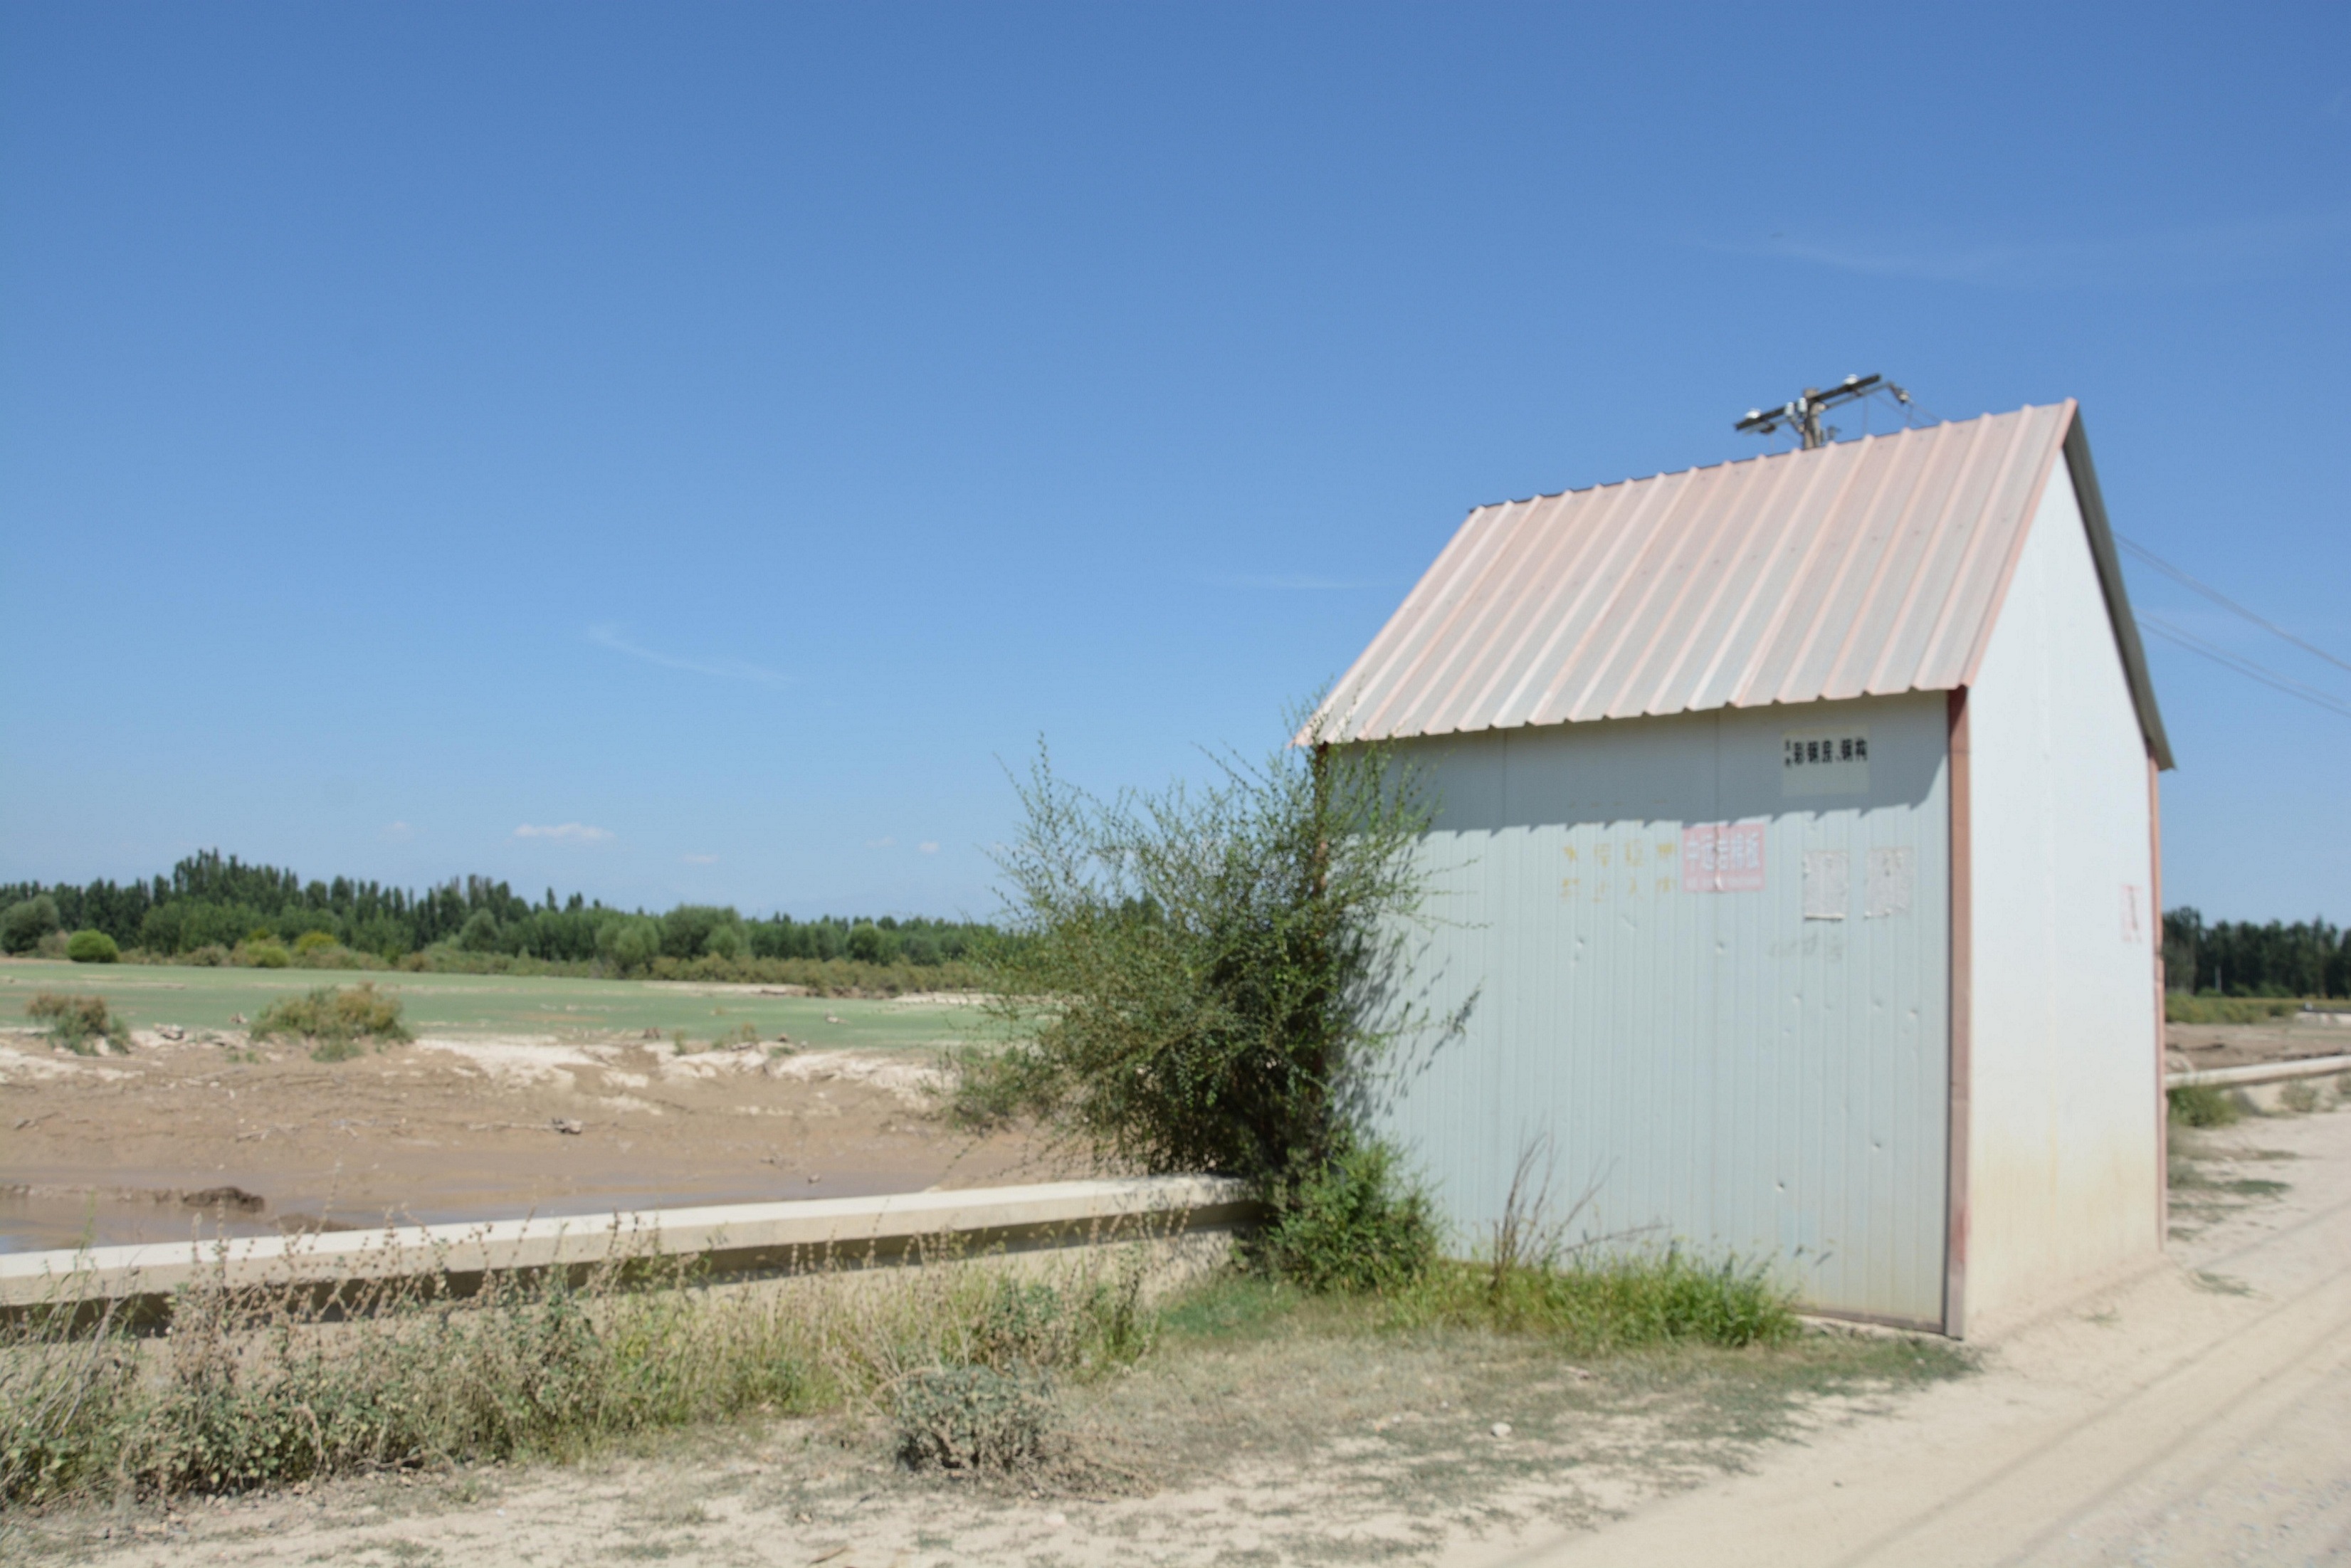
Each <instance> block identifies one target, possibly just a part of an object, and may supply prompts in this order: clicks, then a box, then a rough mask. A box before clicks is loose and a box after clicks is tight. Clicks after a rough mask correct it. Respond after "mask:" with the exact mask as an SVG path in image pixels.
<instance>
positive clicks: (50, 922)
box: [0, 893, 61, 953]
mask: <svg viewBox="0 0 2351 1568" xmlns="http://www.w3.org/2000/svg"><path fill="white" fill-rule="evenodd" d="M60 924H61V922H60V921H59V920H58V918H57V900H56V899H54V898H51V897H50V896H49V895H48V894H46V893H44V894H38V895H37V896H35V897H32V898H26V899H19V900H18V901H17V902H16V903H15V904H10V905H9V906H8V907H7V909H6V910H5V911H0V948H5V950H6V951H8V952H11V953H30V952H32V951H33V950H34V949H35V948H37V947H38V946H40V945H41V938H42V937H44V936H47V935H48V934H49V933H50V932H52V931H55V930H56V929H57V926H58V925H60Z"/></svg>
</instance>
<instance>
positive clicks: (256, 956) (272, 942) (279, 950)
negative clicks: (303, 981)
mask: <svg viewBox="0 0 2351 1568" xmlns="http://www.w3.org/2000/svg"><path fill="white" fill-rule="evenodd" d="M234 957H235V962H237V963H239V964H243V965H245V966H246V967H248V968H254V969H282V968H284V967H286V966H287V965H288V964H291V963H292V962H293V961H294V955H293V954H291V953H288V952H287V950H286V945H285V944H284V943H282V942H280V941H278V940H277V938H276V937H274V936H266V937H259V938H249V939H247V940H246V941H243V942H240V943H238V944H237V946H236V952H235V956H234Z"/></svg>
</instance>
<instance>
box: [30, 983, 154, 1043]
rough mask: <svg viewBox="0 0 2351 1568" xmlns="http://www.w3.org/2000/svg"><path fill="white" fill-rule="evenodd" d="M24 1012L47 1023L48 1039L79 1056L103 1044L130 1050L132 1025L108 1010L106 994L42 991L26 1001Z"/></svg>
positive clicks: (31, 1017)
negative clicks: (77, 995)
mask: <svg viewBox="0 0 2351 1568" xmlns="http://www.w3.org/2000/svg"><path fill="white" fill-rule="evenodd" d="M25 1016H26V1018H30V1019H39V1020H40V1021H41V1022H43V1023H46V1024H47V1025H48V1026H49V1039H50V1040H53V1041H54V1042H56V1043H57V1044H58V1045H61V1046H63V1047H65V1048H66V1049H67V1050H68V1051H72V1052H73V1053H74V1054H75V1055H76V1056H91V1055H95V1054H96V1053H97V1051H98V1047H99V1045H100V1044H107V1045H111V1046H112V1047H113V1048H114V1049H115V1050H117V1051H123V1052H126V1053H127V1052H128V1051H130V1050H131V1026H130V1025H129V1024H126V1023H124V1022H123V1021H122V1020H121V1019H119V1018H116V1017H115V1016H114V1015H113V1014H112V1013H111V1012H110V1011H108V1010H107V1006H106V998H104V997H69V996H64V995H61V994H59V993H58V992H56V991H43V992H41V993H40V994H39V995H37V996H36V997H35V998H33V999H32V1000H31V1001H29V1002H26V1004H25Z"/></svg>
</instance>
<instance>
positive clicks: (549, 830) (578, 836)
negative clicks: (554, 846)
mask: <svg viewBox="0 0 2351 1568" xmlns="http://www.w3.org/2000/svg"><path fill="white" fill-rule="evenodd" d="M514 836H515V837H516V838H518V839H553V840H555V841H557V842H559V843H566V844H601V843H602V842H604V841H606V840H607V839H610V838H611V836H612V830H611V829H610V828H591V827H590V826H589V825H588V824H587V823H585V822H555V823H552V824H550V825H549V826H547V827H543V828H542V827H534V826H533V825H531V824H530V823H528V822H525V823H524V824H523V825H522V826H521V827H519V828H517V829H516V830H515V831H514Z"/></svg>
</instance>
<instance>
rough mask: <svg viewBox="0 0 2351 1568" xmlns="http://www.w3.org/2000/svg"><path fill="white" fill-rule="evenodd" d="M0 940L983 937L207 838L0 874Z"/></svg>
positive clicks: (548, 956)
mask: <svg viewBox="0 0 2351 1568" xmlns="http://www.w3.org/2000/svg"><path fill="white" fill-rule="evenodd" d="M0 912H5V913H0V945H5V946H6V948H7V950H8V951H10V952H30V951H32V950H33V949H34V948H36V947H37V946H38V945H39V943H40V941H41V939H42V938H43V937H45V936H48V935H49V934H50V933H52V932H56V931H60V930H63V931H82V930H94V931H102V932H104V933H105V934H106V935H107V936H110V937H112V938H113V939H114V941H115V942H116V943H118V944H119V945H120V946H122V947H124V948H139V949H142V950H144V951H145V952H147V953H149V954H151V955H153V956H158V957H167V956H178V955H181V954H186V953H194V952H198V951H200V950H204V949H209V948H221V949H235V948H236V947H237V946H240V945H243V944H249V943H255V942H274V943H277V944H279V945H283V946H292V945H294V944H297V943H300V942H302V941H303V939H304V938H306V937H311V938H312V940H313V941H316V940H317V939H318V938H317V937H314V936H312V934H313V933H317V934H320V935H321V936H324V937H327V938H331V939H332V941H333V942H334V943H335V944H336V945H337V946H341V947H345V948H348V949H350V951H351V952H354V953H366V954H371V955H373V956H377V957H381V958H383V959H386V960H390V961H395V962H396V961H398V960H399V959H401V958H402V957H405V956H408V955H410V954H413V953H419V952H422V951H423V950H425V949H427V948H432V947H447V948H455V950H457V951H459V952H464V953H474V954H484V955H489V954H504V955H507V956H512V957H523V958H537V959H543V960H547V961H549V962H557V963H565V962H569V963H578V962H587V961H591V960H601V961H603V962H604V963H606V964H608V965H610V966H611V967H614V968H618V969H622V970H637V969H643V968H645V967H649V966H650V965H651V964H652V962H653V960H654V959H656V958H664V957H665V958H674V959H681V960H685V959H696V958H704V957H712V958H721V959H730V958H801V959H812V960H816V961H820V962H821V961H826V960H831V959H835V958H850V959H854V960H857V961H859V962H862V963H868V964H888V965H899V964H909V965H914V966H917V967H935V966H937V965H941V964H946V963H953V962H957V961H960V960H963V959H966V958H968V957H971V956H975V955H976V954H977V950H978V948H979V947H980V946H981V944H983V943H984V942H986V941H987V939H989V938H990V937H992V936H994V935H995V930H994V927H992V926H989V925H986V924H984V923H981V922H975V921H955V920H930V919H923V918H914V919H900V918H897V917H894V916H891V915H883V916H882V917H881V918H879V919H871V920H869V919H859V918H851V917H846V916H841V915H824V916H820V917H818V918H816V919H812V920H794V919H793V918H792V917H791V916H790V915H772V916H769V917H768V918H766V919H746V918H745V917H744V916H743V915H740V914H739V913H737V911H736V910H734V909H732V908H729V907H726V906H724V905H717V904H680V905H678V906H677V907H676V908H674V909H672V910H670V911H669V912H668V913H666V914H664V915H649V914H647V913H645V912H644V911H643V910H641V909H640V910H623V909H615V908H611V907H609V906H608V905H606V904H603V903H601V901H591V900H590V899H589V898H587V897H586V896H585V895H583V894H577V893H575V894H571V895H570V897H569V898H568V899H564V900H561V901H558V899H557V897H556V894H555V890H554V889H553V888H549V889H548V890H547V894H546V896H545V898H544V899H543V900H541V901H539V902H538V903H533V902H532V901H531V900H530V899H528V898H527V897H524V896H522V895H519V894H517V893H516V892H515V891H514V889H513V888H512V887H510V886H509V885H508V884H507V883H503V882H498V881H495V880H493V879H491V878H489V877H484V876H466V877H452V878H451V879H450V880H449V881H447V882H445V883H440V884H438V885H436V886H433V887H428V888H426V889H425V890H424V891H423V892H422V893H416V892H412V891H410V890H408V889H405V888H399V887H390V886H386V885H385V884H383V883H377V882H366V881H360V880H357V879H354V878H351V877H342V876H339V877H336V878H334V879H333V880H332V881H328V882H318V881H312V882H305V881H303V880H302V878H301V877H299V876H298V875H297V874H295V873H293V872H291V871H288V870H287V869H285V868H283V867H279V866H268V865H246V863H244V862H241V861H239V860H238V859H237V858H236V857H235V855H229V856H225V857H224V856H223V855H222V854H221V853H220V852H218V851H216V850H206V851H204V852H201V853H198V854H193V855H190V856H188V857H187V858H186V859H185V860H183V861H181V862H179V864H177V865H175V866H173V867H172V871H171V874H170V875H168V876H157V877H154V878H152V879H150V880H147V881H143V882H139V881H134V882H126V883H114V882H110V881H104V880H100V881H98V882H93V883H89V884H88V885H87V886H80V887H77V886H74V885H72V884H71V883H56V884H47V885H45V884H43V883H37V882H26V883H8V884H5V885H0Z"/></svg>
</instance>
